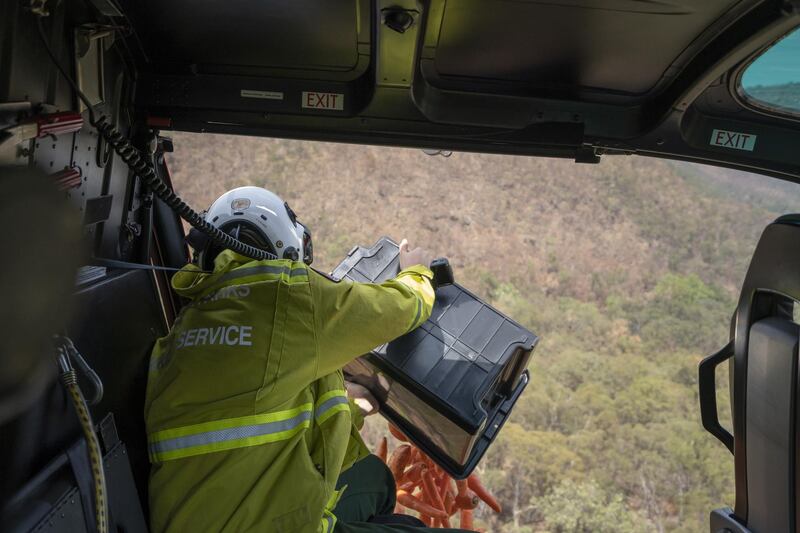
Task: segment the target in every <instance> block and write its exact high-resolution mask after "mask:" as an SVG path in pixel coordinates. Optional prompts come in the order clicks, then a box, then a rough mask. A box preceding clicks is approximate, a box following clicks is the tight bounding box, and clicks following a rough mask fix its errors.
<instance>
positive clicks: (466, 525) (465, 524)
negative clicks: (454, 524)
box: [461, 509, 473, 529]
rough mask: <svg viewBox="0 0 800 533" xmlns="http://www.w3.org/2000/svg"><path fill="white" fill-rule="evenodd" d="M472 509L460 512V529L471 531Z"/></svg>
mask: <svg viewBox="0 0 800 533" xmlns="http://www.w3.org/2000/svg"><path fill="white" fill-rule="evenodd" d="M472 528H473V525H472V509H463V510H462V511H461V529H472Z"/></svg>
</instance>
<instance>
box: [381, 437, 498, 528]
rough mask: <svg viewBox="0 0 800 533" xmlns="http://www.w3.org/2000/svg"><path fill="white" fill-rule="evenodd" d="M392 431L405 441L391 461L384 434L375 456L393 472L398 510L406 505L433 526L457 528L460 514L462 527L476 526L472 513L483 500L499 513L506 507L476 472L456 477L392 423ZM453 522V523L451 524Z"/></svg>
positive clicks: (400, 439) (460, 525)
mask: <svg viewBox="0 0 800 533" xmlns="http://www.w3.org/2000/svg"><path fill="white" fill-rule="evenodd" d="M389 431H390V432H391V434H392V435H393V436H394V437H395V438H396V439H398V440H399V441H401V442H404V443H406V444H400V445H399V446H397V447H396V448H395V449H394V451H393V452H392V455H391V456H390V457H389V458H388V460H387V452H388V448H389V442H388V439H387V438H386V437H383V439H382V440H381V442H380V443H379V444H378V449H377V450H376V453H375V455H377V456H378V457H380V458H381V459H382V460H383V461H384V462H385V463H386V464H387V465H388V466H389V469H390V470H391V471H392V474H393V475H394V479H395V483H396V484H397V508H396V509H395V512H396V513H402V512H403V511H404V508H407V509H410V510H412V511H416V512H417V513H419V519H420V520H422V521H423V522H424V523H425V525H427V526H429V527H444V528H449V527H454V526H455V524H454V522H451V519H453V520H454V519H455V515H456V514H458V519H459V527H461V528H463V529H473V518H472V512H473V510H474V509H475V508H476V507H477V506H478V504H479V503H480V501H481V500H483V501H484V502H485V503H486V505H488V506H489V507H491V508H492V510H494V511H495V512H497V513H499V512H501V510H502V508H501V507H500V504H499V503H497V500H496V499H495V498H494V497H493V496H492V495H491V494H489V491H487V490H486V489H485V488H484V487H483V485H482V484H481V482H480V481H479V480H478V478H477V476H476V475H475V474H472V475H470V476H469V477H468V478H467V479H463V480H458V481H456V480H454V479H453V478H452V477H450V476H449V475H448V474H447V473H446V472H445V471H444V470H442V469H441V468H440V467H439V466H438V465H437V464H435V463H434V462H433V461H432V460H431V459H430V457H428V456H427V455H425V454H424V453H423V452H422V451H421V450H420V449H419V448H417V447H416V446H414V445H413V444H410V443H408V439H407V438H406V436H405V435H404V434H403V433H402V432H401V431H400V430H399V429H397V428H396V427H394V426H392V425H390V426H389ZM451 524H452V525H451Z"/></svg>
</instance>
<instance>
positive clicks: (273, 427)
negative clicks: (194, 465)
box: [148, 403, 313, 463]
mask: <svg viewBox="0 0 800 533" xmlns="http://www.w3.org/2000/svg"><path fill="white" fill-rule="evenodd" d="M312 410H313V406H312V405H311V404H310V403H307V404H303V405H301V406H299V407H295V408H294V409H289V410H287V411H280V412H276V413H266V414H262V415H253V416H244V417H240V418H229V419H225V420H217V421H214V422H204V423H202V424H195V425H192V426H184V427H180V428H175V429H167V430H163V431H159V432H157V433H153V434H152V435H150V436H149V438H148V440H149V445H148V448H149V452H150V460H151V462H153V463H159V462H163V461H169V460H172V459H181V458H184V457H191V456H194V455H202V454H206V453H212V452H218V451H223V450H231V449H235V448H245V447H248V446H257V445H259V444H265V443H268V442H278V441H282V440H287V439H290V438H291V437H293V436H294V435H296V434H297V433H299V432H300V431H302V430H303V429H304V428H307V427H309V426H310V425H311V416H312Z"/></svg>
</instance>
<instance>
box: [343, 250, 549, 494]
mask: <svg viewBox="0 0 800 533" xmlns="http://www.w3.org/2000/svg"><path fill="white" fill-rule="evenodd" d="M398 272H399V248H398V245H397V244H396V243H395V242H393V241H392V240H391V239H389V238H387V237H383V238H382V239H380V240H379V241H378V242H377V243H376V244H375V246H373V247H371V248H363V247H360V246H359V247H355V248H353V249H352V250H351V251H350V253H349V254H348V256H347V258H346V259H345V260H344V261H342V262H341V263H340V264H339V266H337V267H336V269H335V270H334V271H333V273H332V277H333V278H335V279H344V278H347V279H351V280H353V281H361V282H377V283H380V282H382V281H386V280H388V279H391V278H393V277H394V276H396V275H397V273H398ZM537 340H538V337H537V336H536V335H535V334H534V333H532V332H531V331H528V330H526V329H525V328H523V327H522V326H520V325H519V324H517V323H516V322H514V321H512V320H511V319H509V318H508V317H506V316H504V315H503V314H502V313H500V312H499V311H497V310H496V309H494V308H492V307H491V306H489V305H487V304H486V303H484V302H482V301H481V300H480V299H479V298H478V297H477V296H475V295H474V294H472V293H471V292H469V291H468V290H466V289H464V288H463V287H462V286H460V285H459V284H457V283H453V284H451V285H445V286H441V287H438V288H436V302H435V304H434V307H433V312H432V313H431V318H430V319H429V320H428V321H427V322H425V323H424V324H422V326H420V327H419V328H417V329H415V330H414V331H412V332H410V333H407V334H406V335H403V336H402V337H399V338H398V339H395V340H394V341H392V342H390V343H388V344H385V345H383V346H380V347H378V348H376V349H375V350H373V351H372V352H371V353H369V354H366V355H364V356H363V357H361V358H359V359H356V360H355V361H353V362H352V363H350V364H348V365H347V366H346V367H345V373H346V374H347V375H348V376H349V379H352V380H353V381H356V382H358V383H361V384H362V385H364V386H366V387H367V388H369V389H370V391H371V392H372V393H373V394H374V395H375V397H376V399H377V400H378V401H379V402H380V404H381V414H383V416H384V417H385V418H387V419H388V420H389V422H391V423H392V424H395V425H396V426H397V427H399V428H400V429H401V430H402V431H403V432H404V433H405V434H406V435H408V437H409V438H410V439H411V441H412V442H414V444H416V445H417V446H419V447H420V448H421V449H422V450H423V451H424V452H425V453H427V454H428V455H429V456H430V457H431V458H432V459H434V460H435V461H436V462H437V463H438V464H439V465H440V466H441V467H442V468H444V469H445V470H446V471H447V472H448V473H449V474H450V475H452V476H453V477H455V478H457V479H461V478H464V477H466V476H468V475H469V474H470V473H471V472H472V470H473V469H474V468H475V466H476V465H477V464H478V462H479V461H480V459H481V457H483V454H484V453H486V450H487V449H488V448H489V445H490V444H491V443H492V441H493V440H494V438H495V437H496V436H497V433H498V432H499V430H500V428H501V427H502V425H503V424H504V423H505V421H506V419H507V418H508V415H509V413H510V412H511V409H512V408H513V407H514V404H515V403H516V401H517V399H518V398H519V396H520V394H521V393H522V391H523V390H524V389H525V387H526V385H527V384H528V381H529V379H530V377H529V374H528V370H527V366H528V361H529V359H530V356H531V352H532V351H533V348H534V347H535V346H536V342H537Z"/></svg>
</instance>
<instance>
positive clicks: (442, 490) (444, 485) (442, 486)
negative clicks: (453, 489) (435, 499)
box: [436, 472, 450, 499]
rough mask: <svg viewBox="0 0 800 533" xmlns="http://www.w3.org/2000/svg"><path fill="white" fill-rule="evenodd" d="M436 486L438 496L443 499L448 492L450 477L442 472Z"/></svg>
mask: <svg viewBox="0 0 800 533" xmlns="http://www.w3.org/2000/svg"><path fill="white" fill-rule="evenodd" d="M436 485H437V488H438V489H439V494H441V495H442V499H444V495H445V494H447V491H448V490H450V476H448V475H447V474H445V473H444V472H442V477H440V478H439V482H438V483H437V484H436Z"/></svg>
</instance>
